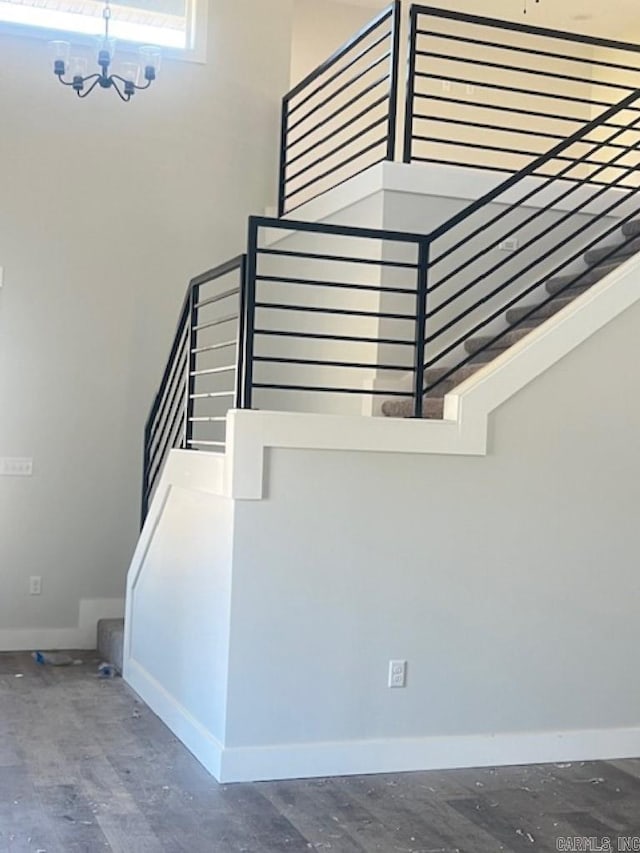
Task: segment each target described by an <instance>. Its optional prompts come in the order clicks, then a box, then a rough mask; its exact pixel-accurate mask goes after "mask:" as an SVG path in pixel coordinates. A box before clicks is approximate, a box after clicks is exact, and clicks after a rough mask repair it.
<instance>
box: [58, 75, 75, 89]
mask: <svg viewBox="0 0 640 853" xmlns="http://www.w3.org/2000/svg"><path fill="white" fill-rule="evenodd" d="M56 77H57V78H58V80H59V81H60V82H61V83H62V85H63V86H73V80H63V79H62V74H56Z"/></svg>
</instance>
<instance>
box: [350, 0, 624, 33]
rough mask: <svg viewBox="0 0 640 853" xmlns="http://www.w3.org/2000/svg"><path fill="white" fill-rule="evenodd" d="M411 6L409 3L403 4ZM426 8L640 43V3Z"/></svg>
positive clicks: (379, 3) (549, 0) (383, 2)
mask: <svg viewBox="0 0 640 853" xmlns="http://www.w3.org/2000/svg"><path fill="white" fill-rule="evenodd" d="M344 2H346V3H347V4H348V5H350V6H365V7H367V8H370V9H383V8H384V7H385V6H387V5H388V1H387V0H344ZM405 2H406V5H407V6H408V5H410V3H409V2H408V0H403V3H405ZM425 5H431V6H437V7H439V8H442V9H455V10H458V11H460V12H469V13H471V14H474V15H487V16H489V17H495V18H504V19H507V20H516V21H526V22H527V23H530V24H533V25H537V26H541V27H552V28H554V29H566V30H571V31H573V32H580V33H586V34H588V35H595V36H604V37H606V38H614V39H616V38H617V39H622V40H623V41H638V42H640V4H639V3H638V0H540V2H539V3H535V0H527V5H528V7H529V9H528V13H527V15H526V16H525V15H524V14H523V7H524V0H425Z"/></svg>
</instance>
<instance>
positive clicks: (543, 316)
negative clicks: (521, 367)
mask: <svg viewBox="0 0 640 853" xmlns="http://www.w3.org/2000/svg"><path fill="white" fill-rule="evenodd" d="M622 233H623V234H624V236H625V238H627V242H626V243H620V244H619V245H620V249H619V251H617V252H615V253H613V252H614V249H615V248H616V245H617V244H612V245H609V246H605V247H603V248H601V249H592V250H591V251H589V252H586V253H585V255H584V260H585V261H586V263H587V266H588V267H589V268H590V269H589V270H588V272H586V273H585V274H584V275H582V277H581V278H580V279H578V281H577V282H576V283H575V284H572V283H571V282H572V281H573V280H574V279H575V278H576V276H577V275H578V273H573V274H572V275H564V276H557V277H556V278H551V279H549V281H547V283H546V285H545V288H546V291H547V293H548V294H549V295H550V296H553V297H555V298H553V299H551V300H550V301H549V302H546V303H545V304H543V305H540V306H539V307H538V308H536V304H535V303H534V304H529V305H524V306H522V307H517V308H511V309H509V310H508V311H507V312H506V313H505V317H506V321H507V324H508V325H509V327H511V328H509V330H508V331H506V332H505V333H504V334H503V335H502V337H501V338H499V339H498V340H496V341H495V343H493V344H492V341H493V340H494V338H495V337H496V336H495V335H491V336H479V337H475V338H469V339H468V340H467V341H466V342H465V345H464V347H465V350H466V352H467V353H468V354H469V356H470V359H469V361H468V362H467V363H466V364H465V365H464V366H462V367H460V368H459V369H458V370H456V372H455V373H453V374H452V375H451V376H449V377H447V379H445V380H443V379H442V377H443V376H445V375H446V374H447V373H448V372H449V370H450V369H451V368H446V367H438V368H433V369H431V370H427V371H426V374H425V387H426V388H427V389H429V390H428V391H427V393H426V394H425V397H424V400H423V404H422V416H423V417H424V418H432V419H439V418H442V416H443V411H444V397H445V395H446V394H448V393H449V392H450V391H452V390H453V389H454V388H455V387H457V386H458V385H460V384H461V383H462V382H464V381H465V380H466V379H468V378H469V377H470V376H473V375H474V373H477V372H478V370H480V369H481V368H482V367H484V366H485V365H486V364H488V363H489V362H491V361H493V360H494V359H495V358H497V357H498V356H499V355H502V353H503V352H506V351H507V350H508V349H510V347H512V346H514V344H516V343H518V341H521V340H522V339H523V338H526V337H527V335H529V334H530V333H531V332H532V331H533V330H534V329H537V328H538V326H540V325H542V323H544V322H545V321H546V320H548V319H549V318H550V317H553V316H554V314H557V313H558V312H559V311H561V310H562V309H563V308H566V306H567V305H569V304H570V303H571V302H573V300H574V299H576V297H577V296H579V295H580V294H581V293H584V292H585V291H586V290H588V289H589V288H590V287H592V286H593V285H594V284H596V282H598V281H600V280H601V279H603V278H604V277H605V276H607V275H609V273H611V272H613V270H615V269H616V268H617V267H619V266H620V264H622V263H624V262H625V261H627V260H629V258H630V257H632V256H633V255H635V254H637V253H638V252H640V220H634V221H632V222H627V223H626V224H625V225H623V226H622ZM634 238H635V239H634ZM612 253H613V254H612ZM432 386H435V387H433V388H432ZM382 414H383V415H385V416H386V417H390V418H410V417H413V416H414V401H413V400H412V399H408V398H405V399H394V400H385V402H384V403H383V404H382Z"/></svg>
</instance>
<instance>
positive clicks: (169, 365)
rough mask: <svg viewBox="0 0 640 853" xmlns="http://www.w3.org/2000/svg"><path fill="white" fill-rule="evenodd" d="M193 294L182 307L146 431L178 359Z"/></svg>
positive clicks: (188, 289) (189, 291) (185, 299)
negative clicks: (180, 339)
mask: <svg viewBox="0 0 640 853" xmlns="http://www.w3.org/2000/svg"><path fill="white" fill-rule="evenodd" d="M190 293H191V288H190V287H189V288H187V292H186V294H185V296H184V299H183V300H182V306H181V307H180V314H179V315H178V323H177V325H176V331H175V333H174V335H173V342H172V344H171V351H170V352H169V358H168V359H167V361H166V364H165V368H164V370H163V372H162V378H161V380H160V385H159V386H158V388H159V390H158V392H157V393H156V396H155V398H154V401H153V404H152V406H151V411H150V412H149V417H148V418H147V422H146V424H145V429H150V427H151V424H152V422H153V420H154V418H155V417H156V414H157V410H158V406H159V405H160V394H161V393H162V392H163V389H164V387H165V385H166V382H167V380H168V378H169V374H170V372H171V371H172V369H173V363H174V360H175V357H176V353H177V350H178V347H179V343H180V342H179V336H180V335H181V334H184V330H185V329H186V327H187V321H188V317H189V297H190Z"/></svg>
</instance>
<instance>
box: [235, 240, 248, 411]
mask: <svg viewBox="0 0 640 853" xmlns="http://www.w3.org/2000/svg"><path fill="white" fill-rule="evenodd" d="M246 311H247V256H246V255H243V256H242V260H241V262H240V305H239V309H238V342H237V344H236V397H235V401H234V406H235V408H236V409H242V408H244V399H243V397H244V356H245V328H246Z"/></svg>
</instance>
